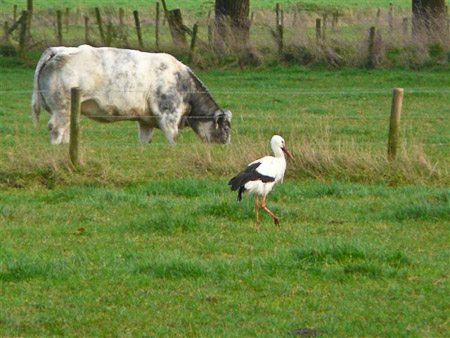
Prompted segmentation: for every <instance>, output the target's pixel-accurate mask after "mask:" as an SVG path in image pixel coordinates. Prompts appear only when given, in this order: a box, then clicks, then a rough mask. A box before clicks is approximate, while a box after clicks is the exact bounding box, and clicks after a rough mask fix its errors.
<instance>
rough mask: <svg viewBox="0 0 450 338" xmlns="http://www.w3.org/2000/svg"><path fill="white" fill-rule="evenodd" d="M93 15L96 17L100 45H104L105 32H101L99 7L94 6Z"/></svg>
mask: <svg viewBox="0 0 450 338" xmlns="http://www.w3.org/2000/svg"><path fill="white" fill-rule="evenodd" d="M95 16H96V17H97V24H98V31H99V32H100V39H101V41H102V45H105V34H104V33H103V24H102V16H101V15H100V8H98V7H95Z"/></svg>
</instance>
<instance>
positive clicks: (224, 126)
mask: <svg viewBox="0 0 450 338" xmlns="http://www.w3.org/2000/svg"><path fill="white" fill-rule="evenodd" d="M231 116H232V114H231V111H229V110H227V109H218V110H216V111H215V112H214V119H213V121H212V123H211V124H210V127H209V137H208V139H207V141H208V142H214V143H230V140H231Z"/></svg>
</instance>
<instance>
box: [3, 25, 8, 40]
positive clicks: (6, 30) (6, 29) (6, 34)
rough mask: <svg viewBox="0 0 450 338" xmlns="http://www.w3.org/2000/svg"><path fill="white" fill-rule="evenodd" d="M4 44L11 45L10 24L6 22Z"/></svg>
mask: <svg viewBox="0 0 450 338" xmlns="http://www.w3.org/2000/svg"><path fill="white" fill-rule="evenodd" d="M3 43H4V44H5V45H9V23H8V21H5V22H4V24H3Z"/></svg>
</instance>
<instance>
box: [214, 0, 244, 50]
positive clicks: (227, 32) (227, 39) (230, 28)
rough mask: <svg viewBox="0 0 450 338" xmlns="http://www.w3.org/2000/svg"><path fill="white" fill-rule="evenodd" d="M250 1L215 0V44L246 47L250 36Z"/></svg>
mask: <svg viewBox="0 0 450 338" xmlns="http://www.w3.org/2000/svg"><path fill="white" fill-rule="evenodd" d="M249 13H250V0H216V5H215V16H216V18H215V23H216V42H218V43H219V46H220V45H223V43H225V44H230V43H231V45H232V47H238V48H239V47H246V46H247V44H248V40H249V35H250V19H249Z"/></svg>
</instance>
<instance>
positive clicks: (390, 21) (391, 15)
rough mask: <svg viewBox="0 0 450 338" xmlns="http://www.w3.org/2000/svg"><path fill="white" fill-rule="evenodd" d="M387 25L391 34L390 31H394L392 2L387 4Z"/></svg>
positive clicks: (390, 32)
mask: <svg viewBox="0 0 450 338" xmlns="http://www.w3.org/2000/svg"><path fill="white" fill-rule="evenodd" d="M388 25H389V34H391V35H392V33H393V32H394V4H393V3H392V2H391V3H390V4H389V15H388Z"/></svg>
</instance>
